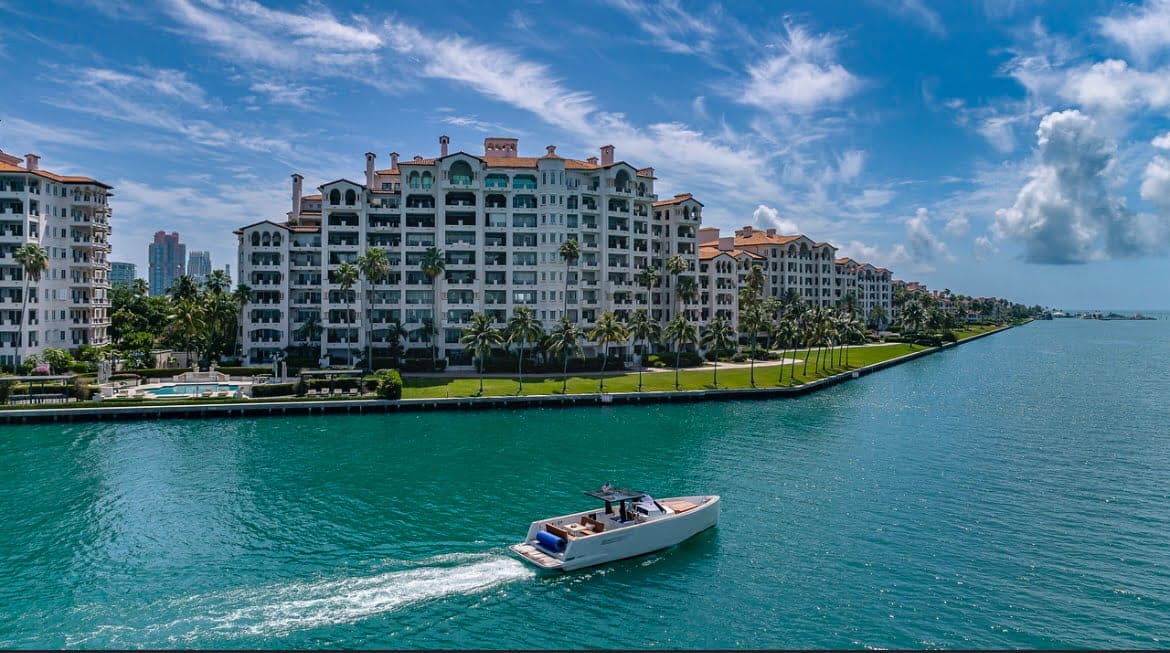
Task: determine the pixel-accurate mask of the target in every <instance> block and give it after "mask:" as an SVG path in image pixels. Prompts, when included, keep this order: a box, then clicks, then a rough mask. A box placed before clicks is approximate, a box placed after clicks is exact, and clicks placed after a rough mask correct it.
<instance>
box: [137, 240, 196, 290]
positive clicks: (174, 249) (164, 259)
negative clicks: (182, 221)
mask: <svg viewBox="0 0 1170 653" xmlns="http://www.w3.org/2000/svg"><path fill="white" fill-rule="evenodd" d="M147 255H148V258H149V261H150V269H149V274H150V278H149V279H148V281H149V282H150V294H151V296H153V297H158V296H160V295H165V294H166V292H167V290H168V289H169V288H170V287H171V284H173V283H174V282H175V279H178V278H179V277H181V276H183V275H184V274H186V273H187V272H186V269H187V246H186V245H184V244H182V243H180V242H179V234H178V233H170V234H168V233H166V232H165V231H158V232H155V234H154V241H153V242H152V243H150V245H149V246H148V247H147Z"/></svg>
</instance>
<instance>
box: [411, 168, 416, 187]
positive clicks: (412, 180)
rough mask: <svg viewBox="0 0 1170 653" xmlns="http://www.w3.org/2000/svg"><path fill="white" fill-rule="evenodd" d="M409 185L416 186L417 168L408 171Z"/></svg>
mask: <svg viewBox="0 0 1170 653" xmlns="http://www.w3.org/2000/svg"><path fill="white" fill-rule="evenodd" d="M410 187H411V188H418V170H415V171H414V172H412V173H410Z"/></svg>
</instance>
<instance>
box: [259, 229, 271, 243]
mask: <svg viewBox="0 0 1170 653" xmlns="http://www.w3.org/2000/svg"><path fill="white" fill-rule="evenodd" d="M260 238H261V240H262V243H263V245H264V246H265V247H268V246H269V245H271V244H272V236H270V235H269V234H268V232H267V231H265V232H264V235H263V236H261V237H260Z"/></svg>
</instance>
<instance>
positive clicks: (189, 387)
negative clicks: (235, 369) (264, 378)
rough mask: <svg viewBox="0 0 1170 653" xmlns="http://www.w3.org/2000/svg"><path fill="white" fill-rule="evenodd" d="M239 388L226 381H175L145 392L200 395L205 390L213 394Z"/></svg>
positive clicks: (167, 395)
mask: <svg viewBox="0 0 1170 653" xmlns="http://www.w3.org/2000/svg"><path fill="white" fill-rule="evenodd" d="M239 389H240V386H238V385H235V384H228V383H175V384H173V385H165V386H163V387H161V388H154V389H151V390H147V391H146V394H148V395H152V396H155V397H172V396H175V395H201V394H203V393H204V392H205V391H210V392H212V393H213V394H215V393H219V392H221V391H226V392H233V393H234V392H235V391H236V390H239Z"/></svg>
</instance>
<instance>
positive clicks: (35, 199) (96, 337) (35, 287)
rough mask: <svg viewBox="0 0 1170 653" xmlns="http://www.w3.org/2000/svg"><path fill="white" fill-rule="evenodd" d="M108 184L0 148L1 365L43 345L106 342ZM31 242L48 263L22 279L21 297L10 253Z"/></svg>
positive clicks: (18, 269) (18, 275) (20, 272)
mask: <svg viewBox="0 0 1170 653" xmlns="http://www.w3.org/2000/svg"><path fill="white" fill-rule="evenodd" d="M111 189H112V187H111V186H109V185H107V184H104V183H102V182H100V181H96V180H94V179H90V178H89V177H76V176H67V175H59V174H55V173H52V172H49V171H48V170H43V169H41V167H40V157H38V156H37V155H35V154H27V155H25V157H24V159H21V158H19V157H15V156H12V155H10V154H6V153H4V152H3V151H0V367H10V366H12V365H13V364H15V363H19V362H20V361H22V360H24V359H25V358H27V357H28V356H30V355H33V354H38V355H39V354H40V353H41V352H43V351H44V349H45V348H46V347H55V348H59V349H69V350H76V349H77V348H78V347H80V346H81V345H85V344H88V345H94V346H99V345H104V344H106V343H107V342H108V335H107V329H108V327H109V316H108V312H109V300H108V298H107V293H108V290H109V271H110V264H109V254H110V241H109V237H110V206H109V204H108V200H109V198H110V197H111V195H112V194H111V193H110V190H111ZM29 243H35V244H38V245H40V246H41V247H43V248H44V250H45V252H46V253H47V255H48V267H47V269H45V270H44V271H42V272H41V274H40V278H39V279H37V280H34V279H33V277H32V276H30V277H29V278H28V279H27V282H28V284H27V293H28V294H27V303H26V302H25V299H26V297H25V292H26V278H25V270H24V269H23V267H22V266H21V265H19V264H17V262H16V260H15V253H16V250H17V249H18V248H20V247H22V246H24V245H26V244H29Z"/></svg>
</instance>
